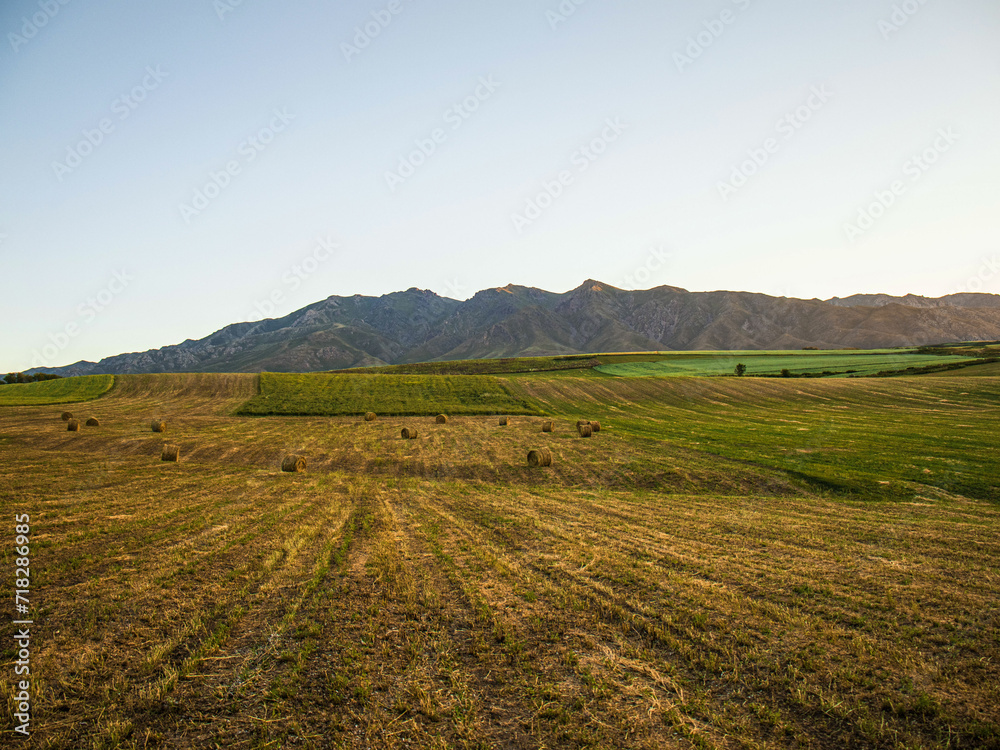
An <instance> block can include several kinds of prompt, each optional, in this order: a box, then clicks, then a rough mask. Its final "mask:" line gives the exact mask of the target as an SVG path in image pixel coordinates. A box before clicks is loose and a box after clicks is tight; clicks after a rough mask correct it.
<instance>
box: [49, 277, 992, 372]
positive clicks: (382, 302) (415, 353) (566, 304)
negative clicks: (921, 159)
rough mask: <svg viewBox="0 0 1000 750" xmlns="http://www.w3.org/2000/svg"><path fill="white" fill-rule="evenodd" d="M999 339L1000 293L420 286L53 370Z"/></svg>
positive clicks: (254, 366) (243, 368)
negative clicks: (456, 295)
mask: <svg viewBox="0 0 1000 750" xmlns="http://www.w3.org/2000/svg"><path fill="white" fill-rule="evenodd" d="M997 339H1000V296H998V295H992V294H957V295H950V296H948V297H942V298H939V299H931V298H927V297H918V296H914V295H907V296H906V297H891V296H889V295H855V296H853V297H848V298H845V299H838V298H834V299H832V300H827V301H823V300H818V299H812V300H803V299H791V298H785V297H770V296H767V295H764V294H753V293H750V292H728V291H718V292H688V291H687V290H684V289H679V288H677V287H670V286H660V287H656V288H654V289H648V290H642V291H626V290H623V289H617V288H615V287H612V286H610V285H608V284H604V283H602V282H599V281H593V280H588V281H585V282H584V283H583V284H581V285H580V286H579V287H577V288H576V289H573V290H571V291H569V292H566V293H564V294H557V293H553V292H547V291H544V290H542V289H535V288H533V287H523V286H516V285H513V284H510V285H508V286H505V287H499V288H495V289H484V290H483V291H480V292H478V293H477V294H476V295H475V296H473V297H472V298H471V299H468V300H466V301H464V302H460V301H457V300H453V299H448V298H445V297H440V296H438V295H437V294H435V293H434V292H430V291H426V290H421V289H415V288H413V289H408V290H406V291H405V292H394V293H392V294H386V295H384V296H381V297H363V296H361V295H355V296H353V297H329V298H327V299H325V300H323V301H321V302H317V303H315V304H313V305H309V306H308V307H304V308H302V309H301V310H297V311H295V312H293V313H291V314H290V315H286V316H285V317H283V318H278V319H273V320H265V321H261V322H257V323H236V324H233V325H230V326H226V327H225V328H223V329H221V330H219V331H217V332H216V333H213V334H212V335H211V336H207V337H206V338H203V339H201V340H198V341H192V340H188V341H185V342H183V343H181V344H177V345H174V346H165V347H163V348H161V349H152V350H150V351H146V352H139V353H132V354H119V355H117V356H114V357H108V358H106V359H103V360H101V361H100V362H77V363H75V364H73V365H69V366H67V367H62V368H47V369H46V371H48V372H57V373H59V374H62V375H83V374H95V373H112V374H116V373H127V372H257V371H263V370H267V371H273V372H306V371H311V370H330V369H340V368H348V367H361V366H373V365H380V364H396V363H404V362H421V361H428V360H434V359H440V360H448V359H468V358H482V357H513V356H531V355H546V354H577V353H586V352H620V351H666V350H693V349H799V348H802V347H806V346H814V347H819V348H831V349H835V348H842V347H858V348H876V347H892V346H913V345H921V344H933V343H943V342H952V341H971V340H997Z"/></svg>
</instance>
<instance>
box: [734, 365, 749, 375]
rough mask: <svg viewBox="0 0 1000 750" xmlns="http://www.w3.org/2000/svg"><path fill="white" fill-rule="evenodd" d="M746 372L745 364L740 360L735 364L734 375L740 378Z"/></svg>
mask: <svg viewBox="0 0 1000 750" xmlns="http://www.w3.org/2000/svg"><path fill="white" fill-rule="evenodd" d="M746 374H747V366H746V365H745V364H743V363H742V362H740V363H739V364H738V365H736V377H738V378H742V377H743V376H744V375H746Z"/></svg>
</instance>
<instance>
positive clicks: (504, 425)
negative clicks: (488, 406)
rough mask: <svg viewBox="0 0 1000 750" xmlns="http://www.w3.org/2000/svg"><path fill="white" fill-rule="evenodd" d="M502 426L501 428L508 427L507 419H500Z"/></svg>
mask: <svg viewBox="0 0 1000 750" xmlns="http://www.w3.org/2000/svg"><path fill="white" fill-rule="evenodd" d="M500 426H501V427H506V426H507V417H500Z"/></svg>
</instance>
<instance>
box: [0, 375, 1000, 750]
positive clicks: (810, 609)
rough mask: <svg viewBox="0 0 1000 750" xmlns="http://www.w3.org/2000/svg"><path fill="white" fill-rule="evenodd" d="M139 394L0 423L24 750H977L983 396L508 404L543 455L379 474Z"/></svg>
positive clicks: (442, 449)
mask: <svg viewBox="0 0 1000 750" xmlns="http://www.w3.org/2000/svg"><path fill="white" fill-rule="evenodd" d="M159 377H160V376H141V377H136V378H134V379H133V378H130V377H127V376H121V377H118V378H117V379H116V380H117V382H116V385H115V387H114V388H113V389H112V390H111V392H109V393H108V394H107V395H106V396H104V397H102V398H101V399H99V400H97V401H94V402H91V403H90V404H88V406H87V407H86V409H87V413H91V412H92V413H93V414H94V415H95V416H96V417H98V418H99V419H100V420H101V422H102V425H106V426H103V427H102V428H101V429H100V430H91V431H88V430H83V431H82V432H80V433H78V434H69V433H67V431H66V425H65V423H64V422H62V421H61V420H58V419H53V413H52V409H51V408H46V407H41V406H37V407H35V406H20V407H5V408H2V409H0V449H2V450H3V454H4V457H5V461H4V463H3V466H2V468H0V515H3V516H4V517H6V518H11V517H12V516H13V514H14V513H30V515H31V527H32V607H33V609H32V612H31V616H32V619H33V620H34V623H35V625H34V626H33V628H34V629H33V631H32V648H33V656H32V658H33V660H34V661H33V667H34V669H35V684H34V691H35V698H34V703H33V710H34V716H33V737H32V739H31V740H30V742H29V743H25V744H23V746H25V747H29V746H30V747H40V748H41V747H46V748H74V749H75V748H98V747H107V748H111V747H122V748H155V747H162V748H213V747H217V746H218V747H246V748H268V747H271V748H279V747H306V748H310V747H311V748H326V747H349V748H369V747H377V748H404V747H407V748H443V747H467V748H538V747H542V746H545V747H567V748H583V747H588V748H599V747H600V748H604V747H629V748H670V747H678V748H686V747H699V748H711V747H715V748H730V747H732V748H749V747H756V748H764V747H800V748H831V749H832V748H844V747H912V748H917V747H926V748H932V747H940V748H944V747H950V748H983V747H997V746H998V745H1000V726H998V723H997V719H996V716H997V715H998V714H1000V690H998V688H997V685H1000V603H998V602H1000V563H998V560H1000V533H998V532H1000V507H998V506H997V505H996V503H995V502H992V501H991V498H993V497H995V495H994V494H993V493H995V492H996V486H995V482H996V477H997V476H998V475H1000V471H998V468H1000V467H998V459H997V458H996V457H997V455H1000V454H998V451H997V448H998V445H997V443H998V442H1000V436H997V434H996V431H995V430H993V429H988V427H989V426H990V425H992V424H995V417H994V416H993V413H995V409H996V407H997V404H998V403H1000V399H998V395H1000V383H998V382H997V381H996V379H991V378H988V377H977V378H970V379H968V380H963V379H961V378H956V377H950V378H941V379H937V378H929V377H921V378H913V379H899V380H894V381H892V382H891V383H890V382H885V381H846V380H842V381H810V382H808V383H806V382H803V381H793V382H792V383H785V382H779V381H757V382H753V383H749V382H746V381H736V380H726V381H712V382H706V381H696V380H687V379H685V380H684V381H683V382H682V383H680V384H678V381H675V380H670V381H662V380H652V379H643V380H641V381H631V380H626V379H610V378H608V379H601V380H597V379H594V378H586V379H584V378H579V379H573V378H568V377H565V376H560V377H559V378H552V379H546V378H544V377H542V376H537V377H532V378H524V379H520V380H518V381H517V382H516V383H515V382H514V381H509V382H508V383H506V384H505V387H506V388H508V389H509V390H510V392H511V393H513V394H514V398H524V399H530V400H532V401H533V402H536V403H538V404H540V405H542V407H543V408H544V409H545V411H546V412H547V413H548V414H551V415H552V416H551V419H552V420H553V421H554V422H555V427H556V429H555V431H554V432H553V433H551V434H548V433H547V434H545V435H544V436H542V434H541V433H540V431H539V430H540V427H539V423H538V421H537V420H529V419H523V420H512V421H511V424H510V426H509V427H508V428H507V429H503V430H501V429H497V419H496V417H495V416H490V415H482V416H474V415H460V414H457V415H455V416H452V417H451V418H450V420H449V422H448V424H447V425H438V424H435V423H434V422H433V420H431V419H428V420H426V423H421V426H420V434H421V439H420V440H412V441H403V440H400V439H399V436H400V434H401V429H402V427H404V426H405V424H404V422H403V421H402V419H400V418H397V417H390V416H385V417H380V419H379V420H378V421H377V422H375V423H371V424H365V423H363V422H360V421H359V420H358V418H357V416H342V417H333V418H332V419H331V418H328V417H319V416H315V417H260V418H246V417H234V416H231V414H233V413H234V412H235V411H237V410H238V409H239V408H240V407H241V405H242V404H244V403H246V401H247V400H248V399H250V398H252V397H253V396H254V394H255V392H256V378H255V377H254V376H171V378H169V379H168V380H167V381H166V382H164V383H163V384H162V385H163V387H160V385H159V384H158V382H157V380H158V378H159ZM365 377H370V376H365ZM962 394H964V395H962ZM75 411H79V410H76V409H75ZM363 411H364V408H363V407H362V408H359V409H355V410H354V412H353V414H354V415H357V414H361V413H363ZM438 411H440V408H438V409H433V410H430V411H427V412H425V416H433V415H434V414H436V413H438ZM449 411H450V413H452V414H454V411H452V410H449ZM580 413H585V414H592V415H594V417H595V418H600V420H601V424H602V430H601V432H600V435H599V439H596V438H595V439H593V440H580V439H579V437H578V435H577V432H576V429H575V422H576V420H577V417H576V416H575V415H577V414H580ZM150 414H161V415H163V416H164V418H165V419H166V420H167V421H168V422H169V425H170V428H169V439H170V441H171V443H175V444H177V445H178V446H179V447H180V450H181V453H182V455H183V461H182V462H181V463H179V464H173V463H165V462H162V461H161V460H160V451H161V448H162V445H163V436H157V435H154V434H153V433H151V432H150V430H149V421H148V418H149V415H150ZM56 416H58V413H57V414H56ZM820 426H823V427H824V429H823V431H821V432H819V434H810V433H814V431H815V430H816V429H818V428H819V427H820ZM751 428H754V429H755V431H757V432H759V433H760V435H759V436H749V435H748V434H747V433H748V431H749V430H751ZM800 428H805V430H802V429H800ZM540 439H543V440H544V443H543V445H546V446H547V447H548V448H549V449H550V450H551V452H552V457H553V461H552V466H551V467H548V468H545V469H543V470H540V469H538V468H532V467H530V466H528V465H527V463H526V461H525V456H526V454H527V451H528V450H529V449H533V448H535V447H536V445H537V443H538V441H539V440H540ZM779 449H780V450H779ZM798 451H809V452H808V453H797V452H798ZM879 451H882V452H883V454H882V456H881V463H879V462H878V460H877V459H879ZM754 452H755V455H756V459H751V458H750V456H751V455H754ZM293 454H294V455H301V456H303V457H305V458H306V459H307V460H308V467H309V468H308V472H306V473H284V472H282V471H281V470H280V466H281V462H282V459H283V458H284V457H285V456H288V455H293ZM796 455H798V456H801V457H803V458H796ZM817 456H818V457H822V458H821V459H820V458H816V457H817ZM932 459H933V460H935V461H938V463H936V464H935V463H929V462H931V461H932ZM945 461H948V462H952V463H949V464H947V465H948V466H949V469H950V472H951V473H950V474H948V475H947V476H945V477H943V478H942V477H941V476H938V475H937V470H939V469H940V468H941V466H943V465H945V464H944V462H945ZM958 462H961V463H958ZM926 467H934V468H933V469H932V473H931V474H927V473H924V471H923V469H924V468H926ZM823 472H828V473H830V474H831V476H832V473H833V472H839V473H837V474H836V476H837V478H838V480H839V484H838V485H837V486H836V487H831V486H827V485H823V484H821V483H819V482H818V480H817V477H818V476H820V475H821V474H822V473H823ZM875 477H880V478H879V479H875ZM881 477H884V479H883V478H881ZM878 481H889V482H891V484H890V485H888V487H889V489H888V490H886V492H885V494H884V499H878V497H883V496H881V495H880V496H877V497H876V496H875V495H873V494H872V491H871V487H870V482H874V483H875V485H876V486H880V485H878V484H877V483H878ZM0 557H2V558H3V560H2V563H3V564H4V565H5V566H7V568H6V569H11V567H12V564H13V557H12V553H11V549H10V546H9V545H8V546H7V547H4V548H3V549H2V552H0ZM9 587H10V579H9V578H4V579H3V582H2V587H0V596H4V597H12V591H11V589H10V588H9ZM7 627H9V625H8V626H7ZM12 644H13V641H12V640H11V639H10V638H5V639H4V645H3V647H2V648H3V658H4V661H8V662H9V661H11V660H12V659H13V650H12V649H13V645H12ZM0 685H2V686H3V689H4V690H5V691H7V692H6V694H5V695H4V698H6V699H7V700H3V701H2V702H0V703H2V704H3V705H4V706H5V708H4V710H5V711H6V712H8V713H7V720H8V721H11V720H12V719H11V716H10V713H9V712H10V705H11V703H10V700H9V698H10V696H11V693H10V687H9V686H10V682H9V681H3V682H0ZM8 726H9V724H8Z"/></svg>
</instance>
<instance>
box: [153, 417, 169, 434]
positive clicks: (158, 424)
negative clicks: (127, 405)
mask: <svg viewBox="0 0 1000 750" xmlns="http://www.w3.org/2000/svg"><path fill="white" fill-rule="evenodd" d="M150 427H152V428H153V432H163V431H164V430H166V429H167V423H166V422H164V421H163V420H162V419H154V420H153V422H152V424H150Z"/></svg>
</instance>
